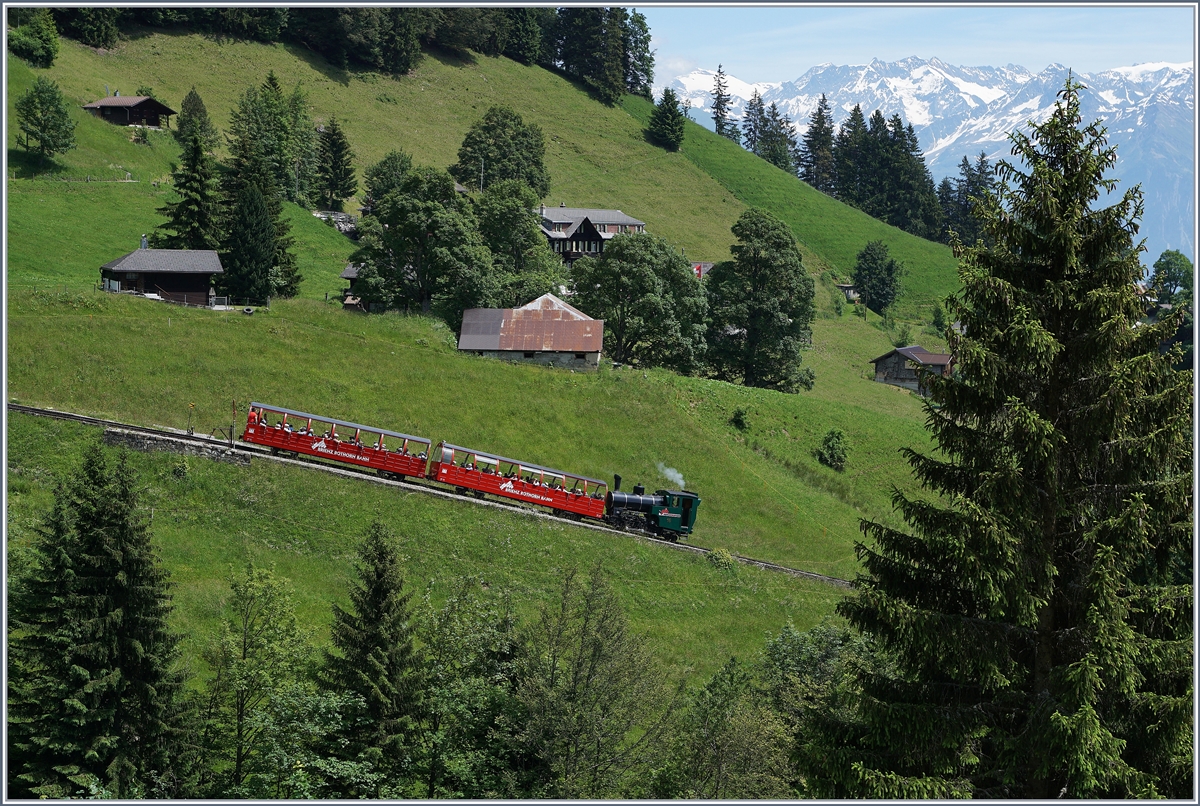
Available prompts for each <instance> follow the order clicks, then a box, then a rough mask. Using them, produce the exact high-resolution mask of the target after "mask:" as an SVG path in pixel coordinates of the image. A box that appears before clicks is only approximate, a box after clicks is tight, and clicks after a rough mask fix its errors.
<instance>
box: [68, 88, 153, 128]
mask: <svg viewBox="0 0 1200 806" xmlns="http://www.w3.org/2000/svg"><path fill="white" fill-rule="evenodd" d="M83 108H84V109H86V110H87V111H89V112H91V113H92V114H93V115H95V116H96V117H98V118H102V119H104V120H107V121H108V122H109V123H115V124H117V125H118V126H153V127H155V128H159V127H161V126H162V125H164V123H163V121H165V122H166V123H165V125H167V126H169V125H170V123H171V115H174V114H175V110H174V109H171V108H170V107H169V106H167V105H166V104H162V103H159V102H158V101H156V100H154V99H153V98H150V97H147V96H145V95H131V96H121V95H110V96H109V97H107V98H101V99H100V100H98V101H92V102H91V103H90V104H84V106H83Z"/></svg>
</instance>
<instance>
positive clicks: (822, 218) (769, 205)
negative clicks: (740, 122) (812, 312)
mask: <svg viewBox="0 0 1200 806" xmlns="http://www.w3.org/2000/svg"><path fill="white" fill-rule="evenodd" d="M623 104H624V108H625V109H626V110H627V111H628V112H629V114H630V115H632V116H633V117H635V118H636V119H638V120H640V121H642V122H643V123H645V124H648V123H649V121H650V113H651V111H652V110H653V108H654V107H653V105H652V104H651V103H650V102H649V101H647V100H645V99H644V98H637V97H635V96H632V95H630V96H626V97H625V99H624V102H623ZM680 152H681V153H682V154H684V155H685V156H686V157H687V158H688V159H690V160H691V161H692V162H694V163H695V164H696V165H697V166H699V167H700V168H701V169H702V170H703V171H704V172H705V173H706V174H707V175H709V176H711V177H712V178H713V179H715V180H717V182H719V183H720V184H721V186H722V187H723V188H725V189H726V190H728V191H729V192H730V193H732V194H733V195H734V196H736V197H737V198H738V199H739V200H740V201H741V202H742V203H744V204H746V205H748V206H752V207H762V208H765V209H767V210H770V211H771V212H773V213H774V214H775V215H777V216H779V217H780V218H781V219H783V220H784V221H786V222H787V223H788V225H790V226H791V228H792V232H793V233H795V236H796V239H797V241H798V242H799V243H800V246H801V247H802V249H804V250H805V252H806V254H805V259H806V261H807V260H808V257H809V254H811V255H813V256H815V257H816V258H817V266H818V269H817V270H815V271H814V270H813V269H812V268H811V267H810V271H814V273H820V270H821V269H824V268H826V267H827V268H830V269H832V270H833V271H834V273H836V274H838V275H840V276H842V277H845V278H847V280H848V279H849V277H850V274H851V272H852V271H853V270H854V262H855V259H856V257H857V255H858V253H859V251H861V250H862V248H863V247H864V246H866V244H867V242H868V241H876V240H878V241H883V242H884V243H886V244H887V245H888V249H889V252H890V254H891V256H892V257H894V258H896V259H897V260H900V261H902V262H903V263H904V265H905V267H906V268H907V270H908V274H907V276H906V277H905V280H904V293H903V294H902V296H901V297H900V299H899V300H898V302H897V305H896V311H895V315H896V316H898V317H900V318H906V319H915V320H917V321H921V322H928V321H930V319H931V317H932V301H933V300H934V299H937V298H941V297H944V296H946V295H947V294H949V293H951V292H953V291H954V290H955V289H956V288H957V287H958V276H957V273H956V266H957V264H956V262H955V260H954V256H953V255H952V254H951V253H950V247H948V246H945V245H944V244H938V243H933V242H932V241H927V240H925V239H924V238H917V237H915V236H912V235H909V234H908V233H907V232H904V231H903V230H900V229H897V228H896V227H892V226H889V225H887V224H884V223H883V222H881V221H878V220H876V219H874V218H872V217H871V216H869V215H867V214H866V213H864V212H862V211H860V210H857V209H855V208H853V207H850V206H849V205H846V204H842V203H841V202H838V201H835V200H833V199H831V198H830V197H828V196H826V195H825V194H823V193H821V192H819V191H816V190H813V189H812V188H811V187H809V186H808V185H806V184H805V183H803V182H801V181H800V180H799V179H797V178H796V177H794V176H792V175H791V174H789V173H787V172H785V171H781V170H780V169H778V168H776V167H775V166H774V165H771V164H770V163H768V162H767V161H765V160H761V159H758V158H757V157H754V156H753V155H751V154H749V153H748V152H747V151H746V150H745V149H743V148H742V147H740V146H738V145H736V144H734V143H733V142H732V141H730V140H728V139H726V138H724V137H720V136H718V135H716V134H715V133H713V132H711V131H709V130H708V129H706V128H704V127H703V126H700V125H699V124H696V123H687V124H685V128H684V138H683V145H682V146H681V148H680Z"/></svg>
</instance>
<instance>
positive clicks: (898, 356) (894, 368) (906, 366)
mask: <svg viewBox="0 0 1200 806" xmlns="http://www.w3.org/2000/svg"><path fill="white" fill-rule="evenodd" d="M871 363H872V364H874V365H875V381H876V383H888V384H891V385H893V386H902V387H904V388H905V389H911V390H913V391H914V392H919V393H920V394H922V395H924V394H925V393H926V390H925V381H924V377H925V376H926V375H927V374H928V373H936V374H938V375H943V376H945V375H949V374H950V371H951V369H952V368H953V364H954V360H953V359H952V358H951V357H950V356H948V355H946V354H944V353H931V352H929V351H928V350H926V349H925V348H924V347H922V346H921V345H919V344H915V345H913V346H911V347H897V348H896V349H895V350H892V351H891V352H887V353H884V354H883V355H881V356H879V358H876V359H874V360H872V361H871Z"/></svg>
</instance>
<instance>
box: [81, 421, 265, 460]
mask: <svg viewBox="0 0 1200 806" xmlns="http://www.w3.org/2000/svg"><path fill="white" fill-rule="evenodd" d="M104 444H105V445H114V446H120V447H123V448H129V449H130V450H135V451H143V452H146V453H149V452H151V451H166V452H167V453H179V454H183V455H184V456H199V457H202V458H204V459H213V460H215V461H218V462H229V463H231V464H235V465H248V464H250V455H249V454H246V453H242V452H241V451H235V450H233V449H232V448H230V447H229V446H228V445H226V444H223V443H219V442H217V443H213V444H211V445H204V444H199V443H195V442H188V441H187V440H183V439H175V438H173V437H168V436H160V435H158V434H143V433H140V432H138V431H125V430H122V429H119V428H106V429H104Z"/></svg>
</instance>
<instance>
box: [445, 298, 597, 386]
mask: <svg viewBox="0 0 1200 806" xmlns="http://www.w3.org/2000/svg"><path fill="white" fill-rule="evenodd" d="M603 348H604V320H603V319H593V318H591V317H590V316H588V315H587V314H585V313H584V312H583V311H580V310H578V309H576V308H573V307H572V306H570V305H568V304H567V303H565V302H563V301H562V300H561V299H559V298H558V297H556V296H554V295H553V294H543V295H542V296H540V297H538V298H537V299H535V300H534V301H533V302H530V303H529V304H528V305H522V306H521V307H520V308H471V309H469V310H467V311H464V312H463V323H462V331H461V333H460V334H459V337H458V349H459V350H462V351H464V352H473V353H475V354H476V355H482V356H488V357H491V358H501V359H505V360H509V361H530V362H534V363H538V364H553V365H556V366H561V367H571V368H574V369H595V368H596V367H598V366H599V365H600V353H601V352H602V350H603Z"/></svg>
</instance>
